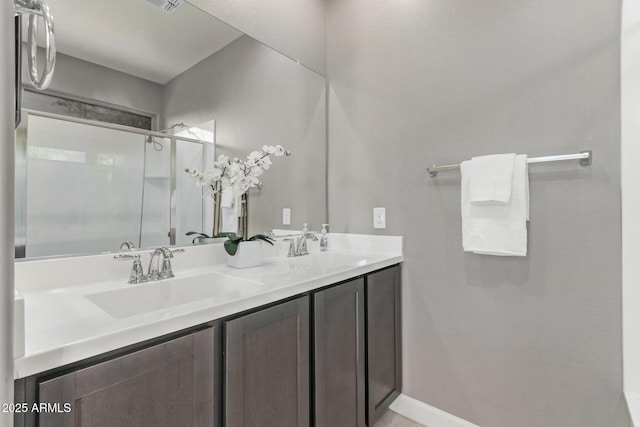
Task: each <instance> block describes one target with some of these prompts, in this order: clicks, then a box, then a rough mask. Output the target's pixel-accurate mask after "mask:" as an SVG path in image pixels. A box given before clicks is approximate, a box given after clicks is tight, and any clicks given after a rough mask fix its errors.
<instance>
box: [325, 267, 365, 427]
mask: <svg viewBox="0 0 640 427" xmlns="http://www.w3.org/2000/svg"><path fill="white" fill-rule="evenodd" d="M314 332H315V334H314V341H315V346H314V352H315V423H316V424H315V425H316V427H364V426H365V425H366V424H365V369H364V368H365V366H364V350H365V346H364V342H365V341H364V279H362V278H360V279H357V280H353V281H350V282H347V283H343V284H341V285H338V286H334V287H332V288H329V289H326V290H324V291H320V292H318V293H316V294H315V295H314Z"/></svg>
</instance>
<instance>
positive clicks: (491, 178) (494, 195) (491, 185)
mask: <svg viewBox="0 0 640 427" xmlns="http://www.w3.org/2000/svg"><path fill="white" fill-rule="evenodd" d="M515 158H516V155H515V154H513V153H511V154H492V155H490V156H480V157H472V158H471V164H470V166H469V168H468V169H469V201H470V202H471V203H481V204H485V203H509V201H510V200H511V182H512V181H513V164H514V162H515Z"/></svg>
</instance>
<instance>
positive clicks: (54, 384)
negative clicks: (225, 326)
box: [38, 327, 220, 427]
mask: <svg viewBox="0 0 640 427" xmlns="http://www.w3.org/2000/svg"><path fill="white" fill-rule="evenodd" d="M217 335H218V327H212V328H208V329H205V330H202V331H199V332H196V333H193V334H191V335H187V336H185V337H181V338H177V339H174V340H172V341H169V342H166V343H163V344H159V345H156V346H153V347H150V348H148V349H144V350H140V351H137V352H135V353H131V354H128V355H125V356H122V357H118V358H116V359H112V360H109V361H106V362H103V363H100V364H97V365H95V366H91V367H88V368H85V369H80V370H78V371H75V372H72V373H69V374H67V375H63V376H60V377H57V378H54V379H52V380H49V381H44V382H41V383H39V384H38V392H39V402H40V403H59V404H60V405H61V406H60V407H61V408H62V412H63V413H40V415H39V423H38V425H39V426H40V427H88V426H91V427H123V426H136V427H146V426H148V427H176V426H198V427H200V426H202V427H204V426H207V427H211V426H220V423H219V415H220V413H219V412H220V411H219V408H218V407H216V402H217V400H218V399H219V398H220V396H219V390H218V389H217V388H216V387H215V385H216V383H217V376H218V375H219V373H218V372H216V365H217V363H216V359H217V356H216V354H218V353H219V352H218V351H217V350H219V346H218V344H217V343H218V341H217ZM218 384H219V383H218ZM65 403H70V404H71V406H72V408H71V411H70V412H68V413H64V408H63V406H62V405H64V404H65Z"/></svg>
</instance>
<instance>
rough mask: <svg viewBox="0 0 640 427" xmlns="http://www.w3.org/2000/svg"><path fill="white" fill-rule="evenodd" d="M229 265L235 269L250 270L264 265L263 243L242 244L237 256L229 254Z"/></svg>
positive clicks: (255, 241)
mask: <svg viewBox="0 0 640 427" xmlns="http://www.w3.org/2000/svg"><path fill="white" fill-rule="evenodd" d="M227 265H228V266H229V267H233V268H249V267H257V266H259V265H262V242H261V241H260V240H253V241H251V242H240V244H239V245H238V251H237V252H236V254H235V255H233V256H231V255H229V254H227Z"/></svg>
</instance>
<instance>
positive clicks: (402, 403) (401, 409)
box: [390, 394, 480, 427]
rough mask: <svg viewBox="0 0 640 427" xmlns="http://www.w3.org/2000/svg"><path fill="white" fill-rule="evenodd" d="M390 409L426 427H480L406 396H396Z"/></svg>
mask: <svg viewBox="0 0 640 427" xmlns="http://www.w3.org/2000/svg"><path fill="white" fill-rule="evenodd" d="M390 408H391V409H392V410H393V411H395V412H397V413H399V414H400V415H402V416H403V417H407V418H409V419H410V420H413V421H415V422H418V423H420V424H423V425H425V426H428V427H480V426H478V425H476V424H473V423H470V422H469V421H466V420H463V419H462V418H458V417H456V416H455V415H451V414H450V413H448V412H445V411H441V410H440V409H438V408H434V407H433V406H430V405H427V404H426V403H424V402H420V401H419V400H416V399H414V398H412V397H409V396H407V395H406V394H401V395H400V396H398V398H397V399H396V400H395V401H394V402H393V403H392V404H391V407H390Z"/></svg>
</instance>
